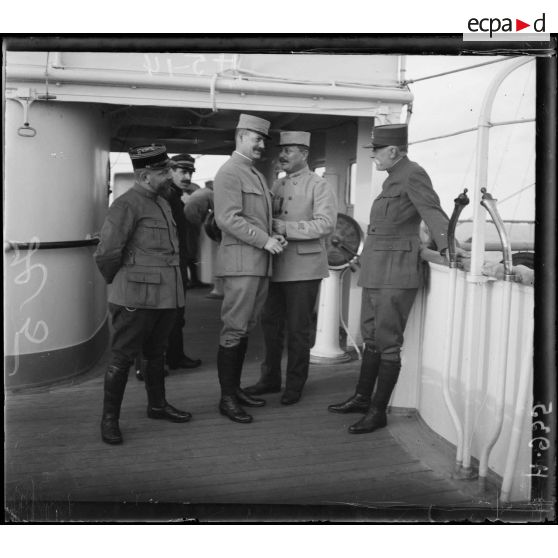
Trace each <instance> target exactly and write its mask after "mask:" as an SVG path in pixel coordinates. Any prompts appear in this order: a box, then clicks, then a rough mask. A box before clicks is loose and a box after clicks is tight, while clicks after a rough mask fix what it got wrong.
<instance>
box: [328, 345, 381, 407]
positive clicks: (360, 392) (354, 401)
mask: <svg viewBox="0 0 558 558" xmlns="http://www.w3.org/2000/svg"><path fill="white" fill-rule="evenodd" d="M380 356H381V353H380V352H379V351H377V350H376V348H375V347H365V349H364V352H363V354H362V363H361V365H360V376H359V378H358V383H357V387H356V391H355V394H354V395H352V396H351V397H349V399H347V400H346V401H343V403H338V404H336V405H330V406H329V407H328V408H327V410H328V411H329V412H330V413H366V411H368V408H369V407H370V396H371V395H372V391H373V390H374V384H375V383H376V378H377V377H378V370H379V368H380Z"/></svg>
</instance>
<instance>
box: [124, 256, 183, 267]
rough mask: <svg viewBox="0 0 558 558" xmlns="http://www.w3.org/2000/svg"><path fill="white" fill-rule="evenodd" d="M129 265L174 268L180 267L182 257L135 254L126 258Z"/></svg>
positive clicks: (125, 260) (125, 261)
mask: <svg viewBox="0 0 558 558" xmlns="http://www.w3.org/2000/svg"><path fill="white" fill-rule="evenodd" d="M124 263H125V264H127V265H131V264H136V265H144V266H146V267H166V266H170V267H174V266H178V265H180V256H179V255H178V254H169V255H166V256H165V255H163V254H149V255H147V254H137V253H136V254H134V253H128V254H127V255H126V257H125V258H124Z"/></svg>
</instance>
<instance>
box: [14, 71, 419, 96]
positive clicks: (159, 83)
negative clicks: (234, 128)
mask: <svg viewBox="0 0 558 558" xmlns="http://www.w3.org/2000/svg"><path fill="white" fill-rule="evenodd" d="M48 77H49V80H50V82H51V83H55V84H82V85H108V86H115V87H132V88H142V87H144V88H151V89H179V90H187V89H192V90H201V91H208V92H209V91H210V90H211V85H212V80H214V77H213V76H207V77H199V76H188V77H181V78H178V77H171V76H168V75H154V74H137V73H132V72H127V71H125V70H122V71H118V70H116V71H115V70H87V69H79V70H78V69H71V68H67V67H66V68H64V69H59V68H49V72H48ZM44 80H45V75H44V70H43V69H42V68H38V67H33V66H8V67H7V68H6V81H7V82H10V81H23V82H29V81H31V82H39V83H44ZM215 90H216V91H217V92H221V93H238V94H242V93H244V94H258V95H278V96H280V95H283V96H301V97H324V98H325V97H327V98H336V99H352V100H368V101H375V102H384V103H400V104H405V103H409V102H411V101H412V98H413V96H412V94H411V93H410V92H409V91H407V90H404V89H398V88H388V87H378V88H372V87H371V88H369V89H367V88H363V87H354V88H353V87H348V86H338V85H308V84H298V83H277V82H267V81H257V80H247V79H234V78H226V77H218V79H217V80H216V83H215Z"/></svg>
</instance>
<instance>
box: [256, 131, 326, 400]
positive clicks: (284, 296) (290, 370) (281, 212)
mask: <svg viewBox="0 0 558 558" xmlns="http://www.w3.org/2000/svg"><path fill="white" fill-rule="evenodd" d="M279 147H280V148H281V151H280V153H279V165H280V167H281V169H282V170H284V171H285V172H286V173H287V176H286V177H285V178H280V179H278V180H276V181H275V182H274V184H273V187H272V189H271V191H272V194H273V230H274V232H276V233H278V234H281V235H282V236H284V237H285V238H286V240H287V241H288V245H287V246H286V247H285V249H284V250H283V252H282V253H281V254H278V255H276V256H275V257H274V258H273V275H272V277H271V282H270V285H269V294H268V297H267V300H266V303H265V306H264V310H263V313H262V328H263V333H264V340H265V358H264V361H263V363H262V367H261V377H260V380H259V381H258V382H257V383H256V384H255V385H253V386H250V387H247V388H246V393H249V394H250V395H261V394H264V393H274V392H278V391H280V389H281V355H282V353H283V345H284V331H285V325H286V331H287V354H288V359H287V371H286V380H285V390H284V392H283V395H282V396H281V403H282V404H283V405H293V404H294V403H297V402H298V401H299V400H300V398H301V396H302V390H303V388H304V385H305V383H306V380H307V378H308V368H309V364H310V339H311V334H312V313H313V311H314V306H315V304H316V297H317V295H318V290H319V288H320V283H321V280H322V279H323V278H324V277H327V276H328V275H329V271H328V263H327V254H326V248H325V241H324V238H325V237H326V236H327V235H329V234H331V233H332V232H333V230H334V228H335V222H336V220H337V198H336V195H335V192H334V191H333V188H332V187H331V185H330V184H329V183H328V182H327V180H324V179H323V178H320V177H319V176H318V175H317V174H316V173H314V172H312V171H311V170H310V169H309V168H308V163H307V161H308V153H309V149H310V134H309V133H308V132H281V136H280V141H279Z"/></svg>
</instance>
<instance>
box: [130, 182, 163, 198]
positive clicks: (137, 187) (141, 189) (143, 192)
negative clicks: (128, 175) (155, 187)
mask: <svg viewBox="0 0 558 558" xmlns="http://www.w3.org/2000/svg"><path fill="white" fill-rule="evenodd" d="M132 188H133V189H134V190H135V191H136V192H137V193H138V194H141V195H142V196H144V197H146V198H149V199H151V200H154V199H155V198H156V197H157V196H158V195H159V194H157V193H155V192H152V191H151V190H148V189H147V188H144V187H143V186H140V185H139V184H138V183H137V182H135V183H134V185H133V186H132Z"/></svg>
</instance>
